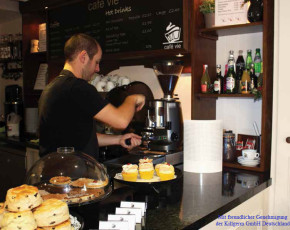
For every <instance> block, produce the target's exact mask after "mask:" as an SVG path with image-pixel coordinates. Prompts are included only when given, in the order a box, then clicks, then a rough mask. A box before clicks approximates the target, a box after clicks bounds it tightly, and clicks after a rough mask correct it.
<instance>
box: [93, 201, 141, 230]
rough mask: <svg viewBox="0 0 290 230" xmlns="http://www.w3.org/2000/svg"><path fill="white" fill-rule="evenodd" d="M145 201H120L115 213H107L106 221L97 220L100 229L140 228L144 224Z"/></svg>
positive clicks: (121, 229)
mask: <svg viewBox="0 0 290 230" xmlns="http://www.w3.org/2000/svg"><path fill="white" fill-rule="evenodd" d="M145 213H146V203H144V202H129V201H121V205H120V207H117V208H116V211H115V214H109V215H108V221H99V229H100V230H109V229H115V230H116V229H118V230H141V229H142V226H144V225H145Z"/></svg>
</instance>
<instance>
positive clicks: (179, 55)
mask: <svg viewBox="0 0 290 230" xmlns="http://www.w3.org/2000/svg"><path fill="white" fill-rule="evenodd" d="M183 56H184V55H183V54H181V53H179V54H177V55H176V57H183Z"/></svg>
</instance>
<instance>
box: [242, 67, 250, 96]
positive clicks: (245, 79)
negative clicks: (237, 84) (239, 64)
mask: <svg viewBox="0 0 290 230" xmlns="http://www.w3.org/2000/svg"><path fill="white" fill-rule="evenodd" d="M250 85H251V78H250V75H249V73H248V71H247V70H244V71H243V76H242V79H241V93H243V94H249V93H250V92H251V90H250Z"/></svg>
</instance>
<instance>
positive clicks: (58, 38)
mask: <svg viewBox="0 0 290 230" xmlns="http://www.w3.org/2000/svg"><path fill="white" fill-rule="evenodd" d="M76 33H86V34H88V35H91V36H92V37H94V38H95V39H96V40H97V41H98V42H99V43H100V45H101V47H102V49H103V52H104V53H105V54H110V53H123V52H132V51H146V50H170V49H182V48H183V47H184V44H183V43H184V42H183V33H184V31H183V0H174V1H168V0H146V1H139V0H87V1H82V2H78V3H75V4H71V5H67V6H62V7H59V8H55V9H51V10H49V12H48V50H49V57H50V58H51V59H54V58H58V57H63V48H64V44H65V41H66V40H67V39H68V38H69V37H71V36H72V35H73V34H76Z"/></svg>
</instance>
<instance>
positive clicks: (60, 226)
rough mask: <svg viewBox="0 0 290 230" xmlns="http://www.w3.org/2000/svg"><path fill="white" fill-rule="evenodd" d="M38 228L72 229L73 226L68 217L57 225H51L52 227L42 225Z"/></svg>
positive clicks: (53, 229)
mask: <svg viewBox="0 0 290 230" xmlns="http://www.w3.org/2000/svg"><path fill="white" fill-rule="evenodd" d="M38 229H39V230H72V229H73V227H72V226H71V222H70V219H68V220H67V221H65V222H63V223H60V224H58V225H55V226H52V227H42V228H38Z"/></svg>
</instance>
